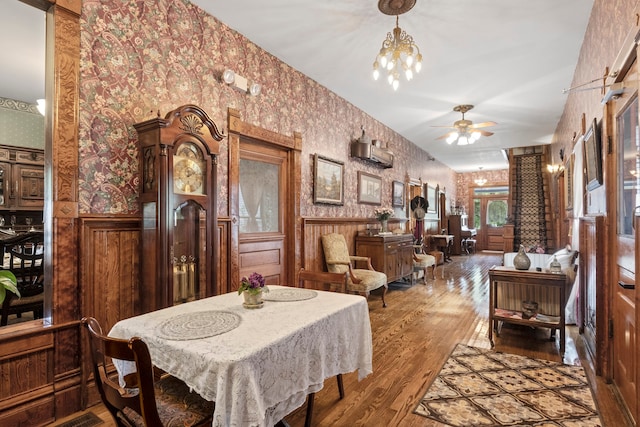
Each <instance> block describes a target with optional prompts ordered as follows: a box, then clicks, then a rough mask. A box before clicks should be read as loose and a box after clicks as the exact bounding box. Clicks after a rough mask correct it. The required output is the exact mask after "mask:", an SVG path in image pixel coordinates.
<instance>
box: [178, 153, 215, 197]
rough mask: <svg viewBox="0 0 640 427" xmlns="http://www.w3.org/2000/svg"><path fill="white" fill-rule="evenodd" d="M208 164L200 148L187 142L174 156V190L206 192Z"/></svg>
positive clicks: (193, 192) (179, 192)
mask: <svg viewBox="0 0 640 427" xmlns="http://www.w3.org/2000/svg"><path fill="white" fill-rule="evenodd" d="M206 179H207V165H206V163H205V161H204V155H203V154H202V151H201V150H200V148H199V147H198V146H197V145H196V144H193V143H190V142H186V143H183V144H181V145H180V146H179V147H178V150H177V151H176V153H175V155H174V156H173V191H174V193H178V194H205V191H206V188H205V186H206Z"/></svg>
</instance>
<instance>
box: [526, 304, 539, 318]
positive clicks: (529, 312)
mask: <svg viewBox="0 0 640 427" xmlns="http://www.w3.org/2000/svg"><path fill="white" fill-rule="evenodd" d="M536 314H538V303H537V302H535V301H522V318H523V319H531V318H532V317H535V315H536Z"/></svg>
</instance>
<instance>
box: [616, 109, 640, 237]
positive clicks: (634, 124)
mask: <svg viewBox="0 0 640 427" xmlns="http://www.w3.org/2000/svg"><path fill="white" fill-rule="evenodd" d="M617 121H618V123H617V126H618V138H619V139H618V147H619V148H618V156H619V157H618V165H619V167H618V169H619V170H620V173H619V174H618V234H620V235H625V236H630V237H633V216H634V214H635V208H636V207H637V206H640V126H638V98H635V99H634V100H633V102H631V103H630V104H629V105H628V106H627V108H626V109H625V110H624V111H623V112H622V114H620V116H618V119H617Z"/></svg>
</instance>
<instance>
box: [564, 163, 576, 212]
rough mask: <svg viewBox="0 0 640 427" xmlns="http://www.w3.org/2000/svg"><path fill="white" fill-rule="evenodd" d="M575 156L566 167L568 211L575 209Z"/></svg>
mask: <svg viewBox="0 0 640 427" xmlns="http://www.w3.org/2000/svg"><path fill="white" fill-rule="evenodd" d="M573 156H574V154H573V153H572V154H571V155H570V156H569V158H568V159H567V163H566V164H565V165H564V208H565V209H566V210H568V211H570V210H572V209H573Z"/></svg>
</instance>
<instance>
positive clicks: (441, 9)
mask: <svg viewBox="0 0 640 427" xmlns="http://www.w3.org/2000/svg"><path fill="white" fill-rule="evenodd" d="M192 2H193V3H194V4H197V5H199V6H200V7H201V8H202V9H204V10H205V11H207V12H208V13H210V14H211V15H213V16H215V17H217V18H218V19H220V20H221V21H222V22H224V23H225V24H226V25H228V26H229V27H231V28H233V29H235V30H237V31H238V32H240V33H242V34H243V35H245V36H246V37H247V38H249V39H250V40H251V41H253V42H254V43H256V44H257V45H259V46H260V47H262V48H264V49H265V50H267V51H268V52H270V53H271V54H273V55H275V56H276V57H278V58H279V59H281V60H283V61H284V62H286V63H287V64H289V65H291V66H292V67H294V68H296V69H297V70H299V71H301V72H302V73H304V74H306V75H307V76H309V77H311V78H312V79H314V80H316V81H317V82H319V83H320V84H322V85H323V86H325V87H327V88H329V89H330V90H332V91H333V92H335V93H336V94H338V95H340V96H341V97H343V98H345V99H346V100H347V101H349V102H351V103H352V104H353V105H355V106H356V107H358V108H360V109H361V110H363V111H365V112H367V113H368V114H370V115H371V116H372V117H374V118H375V119H377V120H379V121H380V122H382V123H384V124H385V125H387V126H388V127H390V128H391V129H393V130H395V131H396V132H398V133H400V134H401V135H403V136H404V137H405V138H407V139H409V140H410V141H412V142H413V143H415V144H416V145H418V146H419V147H421V148H422V149H424V150H425V151H427V152H429V153H430V154H431V155H432V156H433V157H435V158H436V159H437V160H439V161H441V162H443V163H445V164H446V165H448V166H449V167H451V168H452V169H454V170H456V171H458V172H467V171H477V170H479V168H480V167H482V168H483V170H493V169H503V168H506V166H507V163H506V161H505V159H504V157H503V155H502V151H501V150H502V149H505V148H510V147H518V146H529V145H537V144H548V143H550V142H551V135H552V134H553V132H554V131H555V128H556V125H557V123H558V120H559V118H560V115H561V114H562V109H563V106H564V103H565V100H566V95H565V94H563V89H565V88H568V87H570V86H571V81H572V77H573V72H574V69H575V64H576V61H577V58H578V54H579V50H580V46H581V44H582V39H583V37H584V32H585V28H586V26H587V22H588V20H589V15H590V12H591V8H592V6H593V0H562V1H557V0H536V1H525V0H417V3H416V5H415V7H414V8H413V9H412V10H410V11H409V12H407V13H405V14H403V15H400V21H399V26H400V28H402V29H403V30H405V31H406V32H407V33H408V34H410V35H411V36H413V38H414V40H415V42H416V43H417V45H418V46H419V48H420V51H421V53H422V55H423V57H424V60H423V67H422V71H421V72H420V74H418V75H417V76H416V77H415V78H414V79H413V81H411V82H406V81H404V80H401V82H400V87H399V89H398V91H397V92H394V91H393V90H392V89H391V87H390V86H389V85H388V84H387V83H386V81H384V80H383V79H381V80H379V81H374V80H373V78H372V77H371V72H372V65H373V61H374V59H375V56H376V55H377V53H378V51H379V50H380V46H381V44H382V40H383V39H384V38H385V37H386V34H387V32H390V31H392V30H393V27H394V26H395V17H393V16H388V15H384V14H382V13H380V11H379V10H378V8H377V2H376V1H375V0H370V1H367V2H365V1H362V0H341V1H337V0H325V1H318V0H296V1H292V0H269V1H264V0H233V1H220V0H192ZM1 8H2V14H0V49H2V52H3V61H2V62H3V65H2V67H0V96H1V97H5V98H13V99H18V100H22V101H27V102H35V100H36V99H38V98H43V97H44V40H45V25H44V22H45V14H44V12H42V11H39V10H37V9H35V8H32V7H30V6H26V5H24V4H22V3H21V2H19V1H17V0H11V1H3V2H2V6H1ZM231 68H233V67H231ZM458 104H473V105H475V108H474V109H473V110H471V111H470V112H469V113H467V114H466V118H467V119H469V120H472V121H473V122H475V123H478V122H485V121H495V122H497V123H498V124H497V125H496V126H493V127H491V128H487V130H490V131H492V132H494V135H493V136H491V137H483V138H481V139H480V140H479V141H478V142H476V143H475V144H474V145H471V146H465V147H459V146H455V145H453V146H449V145H447V144H446V142H445V141H444V140H437V139H436V138H437V137H439V136H441V135H442V134H444V133H446V132H447V129H444V128H434V127H432V126H443V125H444V126H449V125H451V124H452V123H453V122H454V121H455V120H458V119H460V118H461V115H460V114H459V113H456V112H454V111H453V107H454V106H456V105H458ZM354 126H357V127H359V126H360V124H359V123H356V124H354ZM371 136H372V137H374V138H375V135H371Z"/></svg>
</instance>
